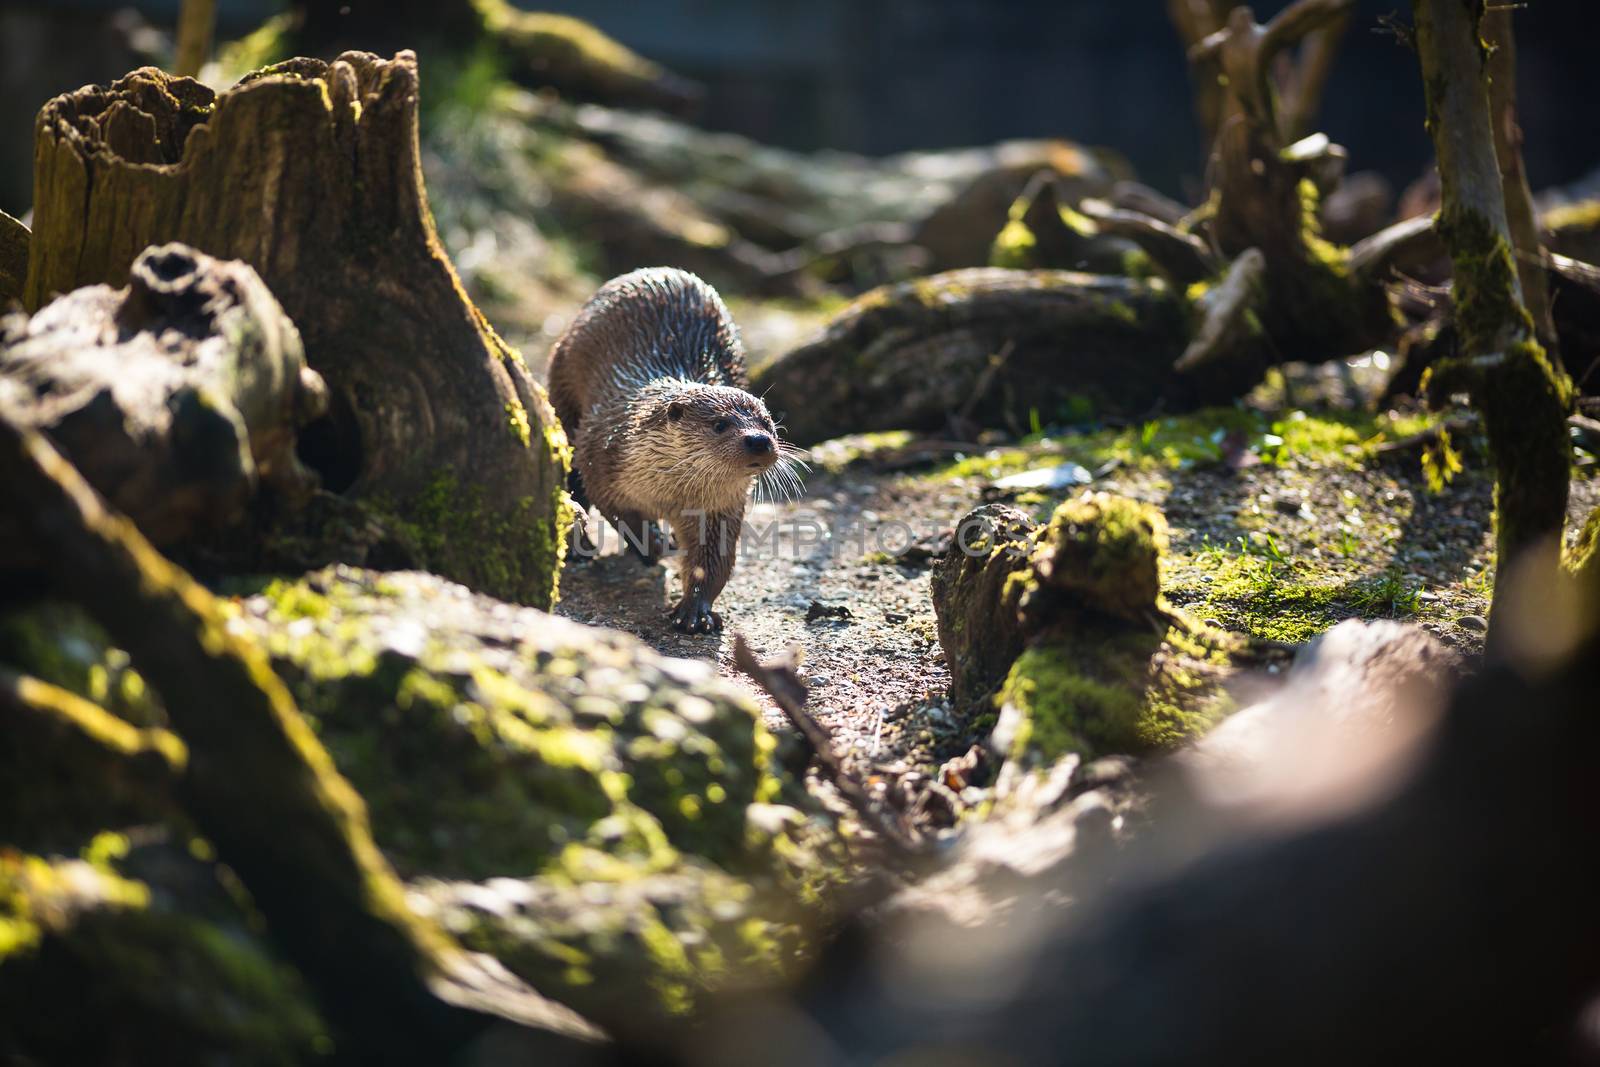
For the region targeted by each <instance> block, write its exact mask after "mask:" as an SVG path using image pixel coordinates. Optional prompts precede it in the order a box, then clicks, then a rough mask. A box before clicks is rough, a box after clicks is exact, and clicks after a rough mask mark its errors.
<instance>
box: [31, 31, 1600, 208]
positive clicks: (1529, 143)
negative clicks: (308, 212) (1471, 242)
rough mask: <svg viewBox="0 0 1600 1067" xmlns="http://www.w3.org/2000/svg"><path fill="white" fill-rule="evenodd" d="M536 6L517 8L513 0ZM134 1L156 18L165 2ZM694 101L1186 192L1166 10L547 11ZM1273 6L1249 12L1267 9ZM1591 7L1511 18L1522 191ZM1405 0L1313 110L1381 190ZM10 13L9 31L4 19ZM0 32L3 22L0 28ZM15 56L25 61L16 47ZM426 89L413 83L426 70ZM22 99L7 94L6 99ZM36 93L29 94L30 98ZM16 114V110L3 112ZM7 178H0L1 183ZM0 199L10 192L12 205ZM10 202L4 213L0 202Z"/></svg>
mask: <svg viewBox="0 0 1600 1067" xmlns="http://www.w3.org/2000/svg"><path fill="white" fill-rule="evenodd" d="M524 2H525V3H526V4H527V6H534V4H533V0H524ZM125 6H130V5H127V4H119V3H116V2H115V0H48V2H46V3H18V2H16V0H0V18H3V17H4V16H5V12H6V10H7V9H9V10H10V11H11V12H14V13H15V12H30V11H31V12H32V13H34V14H38V13H50V14H53V15H59V16H62V17H71V16H72V15H73V14H74V13H76V14H78V15H87V14H88V13H90V12H94V13H95V14H96V15H101V14H103V13H104V12H106V11H108V10H112V9H115V8H118V7H125ZM131 6H132V7H134V8H136V9H138V11H139V12H140V13H141V14H142V15H144V16H145V17H146V18H148V19H149V20H150V21H151V22H152V23H154V24H156V25H160V26H170V25H171V24H172V21H173V20H174V18H175V15H176V11H177V0H140V2H137V3H134V4H132V5H131ZM537 6H540V7H542V8H543V9H546V10H555V11H563V12H568V13H571V14H575V15H580V16H582V17H584V18H587V19H589V20H591V21H592V22H594V23H596V24H597V25H599V26H600V27H601V28H602V29H604V30H606V31H608V32H609V33H611V34H612V35H613V36H615V37H617V38H618V39H620V40H621V41H623V42H624V43H626V44H629V45H631V46H633V47H634V48H636V49H638V50H639V51H640V52H642V53H644V54H645V55H647V56H650V57H651V58H654V59H657V60H659V61H661V62H662V63H664V64H666V65H667V66H669V67H671V68H673V69H675V70H677V71H679V72H680V73H683V74H686V75H689V76H691V77H693V78H695V79H697V80H699V81H701V82H702V83H704V84H705V85H706V87H707V89H708V94H707V101H706V106H705V109H704V111H703V113H702V114H701V116H700V120H701V122H702V123H703V124H704V125H707V126H710V127H712V128H715V129H724V130H732V131H736V132H738V133H743V134H747V135H749V136H751V137H754V138H756V139H758V140H761V141H765V142H768V143H772V144H779V145H787V146H791V147H795V148H804V149H815V148H838V149H846V150H850V151H857V152H865V153H870V154H884V153H891V152H898V151H903V150H907V149H918V148H936V147H947V146H957V145H968V144H982V143H987V142H992V141H996V140H1001V139H1005V138H1011V137H1041V136H1063V137H1068V138H1072V139H1075V140H1080V141H1084V142H1087V143H1090V144H1100V145H1109V146H1112V147H1115V148H1117V149H1119V150H1120V151H1122V152H1123V153H1124V154H1125V155H1126V156H1127V157H1128V159H1129V160H1130V161H1131V162H1132V163H1133V164H1134V166H1135V168H1136V169H1137V170H1138V172H1139V174H1140V175H1141V177H1143V178H1144V179H1145V180H1146V181H1148V182H1149V183H1151V184H1153V185H1156V186H1158V187H1160V188H1162V189H1164V190H1166V191H1168V192H1170V193H1175V194H1180V195H1185V196H1187V197H1189V198H1192V197H1193V195H1194V194H1195V193H1196V192H1197V189H1198V180H1199V177H1200V170H1201V158H1202V155H1201V145H1200V144H1199V142H1198V135H1197V133H1196V130H1195V124H1194V119H1193V113H1192V110H1191V101H1190V91H1189V82H1188V66H1187V62H1186V60H1185V59H1184V56H1183V53H1182V49H1181V46H1180V44H1179V42H1178V38H1177V35H1176V33H1175V32H1174V31H1173V29H1172V28H1171V25H1170V24H1169V23H1168V20H1167V14H1166V3H1165V0H1120V2H1118V0H550V2H548V3H541V4H538V5H537ZM1283 6H1284V5H1283V4H1282V3H1277V2H1266V3H1261V4H1258V5H1257V14H1258V16H1261V17H1265V16H1267V15H1269V14H1270V13H1272V12H1274V11H1277V10H1279V9H1280V8H1281V7H1283ZM219 8H220V12H221V14H220V19H221V27H220V32H219V36H220V37H222V38H224V39H226V38H228V37H233V36H238V35H240V34H242V33H244V32H247V31H248V30H249V29H251V28H252V27H253V26H255V25H256V24H257V23H259V22H260V21H261V19H263V18H265V17H266V16H268V15H270V14H272V13H273V12H275V11H276V10H278V6H277V5H276V4H275V3H273V2H272V0H220V3H219ZM1597 8H1600V0H1528V2H1527V4H1526V6H1525V7H1523V8H1522V9H1520V10H1519V11H1518V13H1517V15H1516V26H1517V36H1518V45H1519V49H1520V63H1519V75H1520V82H1521V84H1520V87H1519V88H1520V92H1521V96H1522V105H1523V106H1522V121H1523V127H1524V130H1525V132H1526V138H1527V139H1526V145H1525V153H1526V161H1527V166H1528V171H1529V175H1530V178H1531V181H1532V184H1533V187H1534V188H1535V189H1536V190H1537V189H1539V188H1542V187H1544V186H1548V185H1552V184H1558V183H1563V182H1568V181H1571V180H1573V179H1575V178H1577V177H1579V176H1580V175H1582V174H1584V173H1585V172H1587V171H1589V170H1591V169H1593V168H1595V167H1597V166H1600V102H1597V96H1600V93H1597V89H1596V81H1597V79H1596V68H1597V67H1600V25H1597V24H1600V17H1597V16H1600V11H1597ZM1396 11H1398V12H1400V13H1401V14H1402V16H1403V18H1404V19H1405V20H1407V21H1409V4H1408V3H1407V2H1406V0H1361V2H1360V3H1359V4H1358V7H1357V12H1356V15H1355V17H1354V18H1353V19H1352V21H1351V27H1350V30H1349V32H1348V33H1347V35H1346V37H1345V43H1344V50H1343V52H1342V53H1341V55H1340V58H1339V62H1338V64H1337V66H1336V68H1335V71H1334V76H1333V79H1332V83H1331V85H1330V87H1329V91H1328V94H1327V96H1326V98H1325V104H1324V112H1323V123H1322V128H1323V129H1324V130H1325V131H1326V132H1327V133H1328V134H1329V135H1330V136H1331V137H1332V138H1333V139H1334V140H1335V141H1337V142H1339V143H1341V144H1343V145H1345V146H1346V147H1347V148H1348V149H1349V152H1350V160H1351V167H1352V169H1370V170H1377V171H1379V172H1381V173H1382V174H1384V175H1385V176H1386V177H1387V178H1388V179H1389V180H1390V181H1391V182H1392V183H1393V184H1394V185H1395V187H1396V188H1400V187H1403V186H1404V185H1405V184H1406V183H1408V182H1409V181H1411V180H1412V179H1413V178H1415V177H1416V176H1417V175H1418V174H1420V173H1421V172H1422V170H1423V169H1424V168H1425V167H1426V166H1427V165H1428V163H1429V161H1430V158H1431V155H1430V151H1429V147H1428V141H1427V136H1426V133H1425V132H1424V130H1423V127H1422V89H1421V85H1420V83H1419V78H1418V75H1417V71H1416V66H1415V60H1414V58H1413V56H1412V55H1411V54H1410V53H1409V52H1408V51H1407V50H1405V49H1404V48H1403V47H1401V46H1400V45H1399V44H1398V43H1397V42H1396V40H1395V39H1394V37H1392V36H1390V35H1387V34H1381V33H1379V32H1376V31H1377V30H1378V21H1379V18H1380V17H1381V16H1384V15H1386V14H1390V13H1394V12H1396ZM8 21H9V20H8ZM5 25H6V24H5V23H0V30H4V28H5ZM25 48H27V49H29V54H28V55H26V56H23V55H19V54H18V53H19V52H20V51H22V50H23V49H25ZM22 59H31V60H32V61H33V62H31V63H30V64H29V65H30V66H34V67H37V66H40V65H41V64H43V66H44V67H45V69H46V70H49V69H52V68H54V69H58V70H59V71H60V81H61V84H60V85H58V86H56V87H55V89H54V90H53V91H62V90H65V89H70V88H74V87H76V86H77V85H80V84H82V83H83V82H85V81H91V80H109V79H110V78H113V77H115V76H116V75H118V74H121V73H123V72H122V71H121V70H110V69H108V70H104V71H98V70H96V69H94V67H93V60H92V57H90V58H87V59H84V58H81V57H80V58H79V59H77V60H74V58H73V57H70V56H66V55H60V56H51V57H49V58H48V59H46V58H45V57H44V56H41V55H40V52H39V48H38V47H33V46H25V45H22V44H20V43H18V42H17V41H12V42H11V43H9V44H7V43H5V42H0V68H3V67H5V66H7V65H14V64H15V63H16V62H20V61H21V60H22ZM423 78H424V81H423V84H424V86H425V87H426V84H427V71H426V69H424V71H423ZM14 80H15V70H13V71H12V72H11V73H9V74H8V73H6V72H5V71H4V70H0V83H6V84H0V93H3V94H4V95H5V96H6V97H9V100H8V101H0V107H5V108H9V109H10V111H11V112H13V114H11V115H10V117H8V118H4V119H3V121H4V122H5V123H6V128H5V129H4V130H3V131H0V136H4V137H5V138H14V137H17V136H21V137H22V138H24V142H23V143H24V144H25V143H26V140H25V139H26V138H27V137H28V136H29V132H30V127H31V119H29V118H28V117H27V116H29V115H31V111H32V109H34V108H37V106H38V104H39V103H42V101H43V99H44V97H45V96H48V95H49V93H48V92H46V93H44V94H43V95H40V93H41V90H40V89H38V88H37V87H34V86H32V85H29V86H26V87H22V86H16V85H14V84H11V83H12V82H13V81H14ZM18 94H20V96H19V95H18ZM35 95H40V98H39V100H37V101H35V100H32V99H31V97H32V96H35ZM19 116H20V117H19ZM9 184H10V183H9V182H4V183H0V188H5V187H6V186H7V185H9ZM6 199H15V198H14V197H10V198H6ZM0 206H5V207H10V208H12V210H17V209H18V207H19V206H18V205H15V204H8V203H4V202H0Z"/></svg>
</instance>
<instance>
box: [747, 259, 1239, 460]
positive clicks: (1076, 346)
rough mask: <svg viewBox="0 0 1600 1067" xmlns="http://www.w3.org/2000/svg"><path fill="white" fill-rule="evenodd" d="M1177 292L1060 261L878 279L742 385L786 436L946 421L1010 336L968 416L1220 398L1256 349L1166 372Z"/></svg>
mask: <svg viewBox="0 0 1600 1067" xmlns="http://www.w3.org/2000/svg"><path fill="white" fill-rule="evenodd" d="M1188 331H1189V309H1188V305H1187V303H1186V301H1185V299H1184V297H1183V294H1182V293H1179V292H1175V291H1174V289H1173V287H1171V286H1169V285H1166V284H1164V283H1162V282H1159V281H1155V282H1152V281H1140V280H1136V279H1131V278H1124V277H1118V276H1112V275H1091V274H1076V273H1072V272H1070V271H1043V270H1041V271H1022V270H1005V269H1000V268H975V269H971V270H960V271H949V272H947V273H944V274H938V275H934V276H932V277H929V278H923V279H919V280H917V281H912V282H903V283H900V284H898V285H892V286H884V287H882V288H879V289H875V290H873V291H871V292H869V293H867V294H866V295H865V296H863V297H861V298H860V299H859V300H857V301H856V302H855V303H854V304H852V305H850V307H848V308H846V309H845V310H844V311H842V312H840V313H839V315H837V316H836V317H835V318H834V319H833V321H832V322H831V323H830V324H829V325H828V326H827V328H826V329H825V330H824V331H823V333H822V334H821V335H820V336H819V337H817V338H815V339H814V340H812V341H811V342H809V343H808V344H805V345H802V346H801V347H799V348H797V349H795V350H794V351H792V352H790V353H788V354H787V355H785V356H783V357H782V358H780V359H777V360H775V361H773V362H772V363H769V364H767V365H766V366H764V367H760V368H758V369H757V370H756V372H755V374H754V387H755V389H756V391H757V392H764V393H765V395H766V399H767V404H768V406H769V407H771V408H772V409H773V410H774V412H783V413H784V418H785V427H786V430H787V432H788V434H789V435H790V436H791V437H792V438H793V439H794V440H796V441H798V442H800V443H803V444H811V443H815V442H817V441H821V440H825V439H827V438H829V437H837V436H841V435H843V434H847V433H856V432H862V431H871V430H893V429H921V430H929V431H937V430H941V429H943V428H944V426H945V424H946V422H947V421H948V419H949V417H950V415H951V414H952V413H955V412H958V411H961V410H962V409H963V408H964V406H965V404H966V402H967V400H968V399H969V398H970V397H971V396H972V394H973V392H974V391H975V390H976V388H977V385H978V383H979V381H980V380H981V379H982V378H983V376H984V375H985V373H986V372H987V371H988V369H989V368H990V367H991V364H992V359H993V357H994V355H995V354H996V353H998V352H1000V351H1002V350H1003V349H1005V348H1006V346H1007V345H1008V344H1009V345H1010V346H1012V347H1011V350H1010V355H1009V356H1008V357H1007V359H1006V360H1005V362H1004V365H1003V366H1002V367H1001V369H1000V371H999V373H998V375H997V376H996V378H995V379H994V380H993V382H992V384H991V385H990V386H989V387H988V388H987V389H986V390H985V391H984V396H983V399H982V400H981V401H980V402H979V403H978V405H977V407H976V409H975V410H974V411H973V412H972V416H973V417H974V418H976V419H977V420H979V421H980V422H981V423H982V424H984V425H1008V424H1011V425H1016V426H1027V425H1028V424H1029V421H1030V414H1033V415H1037V416H1038V417H1039V418H1042V419H1050V418H1054V417H1055V414H1056V412H1057V409H1058V408H1060V407H1062V406H1065V405H1070V404H1074V403H1075V404H1079V405H1081V404H1084V403H1088V404H1092V405H1093V406H1094V410H1095V411H1096V412H1098V413H1101V414H1115V413H1123V414H1128V415H1141V414H1144V413H1146V412H1148V411H1149V410H1150V409H1151V408H1152V407H1153V406H1155V405H1157V404H1163V403H1165V404H1168V405H1171V406H1191V405H1194V404H1197V403H1204V402H1208V401H1209V402H1223V401H1226V400H1228V399H1231V398H1232V397H1234V396H1236V395H1238V392H1239V391H1240V390H1242V389H1247V388H1249V386H1250V385H1253V384H1254V383H1255V381H1257V380H1258V379H1259V377H1260V374H1261V372H1262V370H1263V369H1264V367H1265V366H1266V363H1265V361H1264V354H1263V353H1261V352H1260V351H1257V350H1256V349H1254V348H1251V349H1248V350H1245V351H1241V352H1235V353H1234V354H1233V356H1232V357H1231V358H1229V359H1226V360H1219V361H1218V362H1217V363H1216V364H1215V365H1214V366H1213V367H1212V368H1211V372H1210V373H1208V374H1204V375H1193V376H1188V375H1178V374H1175V373H1174V372H1173V369H1172V367H1173V363H1174V362H1175V361H1176V360H1177V359H1178V357H1179V355H1180V354H1181V353H1182V352H1183V350H1184V347H1185V346H1186V345H1187V344H1188V342H1189V332H1188Z"/></svg>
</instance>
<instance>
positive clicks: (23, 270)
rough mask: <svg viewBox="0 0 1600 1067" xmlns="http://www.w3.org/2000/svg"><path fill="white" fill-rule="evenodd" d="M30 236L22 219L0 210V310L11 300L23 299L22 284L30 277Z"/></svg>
mask: <svg viewBox="0 0 1600 1067" xmlns="http://www.w3.org/2000/svg"><path fill="white" fill-rule="evenodd" d="M29 236H30V234H29V233H28V228H27V227H26V226H24V225H23V224H22V222H21V220H19V219H14V218H12V217H11V216H10V215H7V214H6V213H5V212H4V211H0V311H4V310H5V306H6V305H7V304H9V303H10V302H11V301H13V300H20V299H22V286H23V283H24V282H25V281H26V280H27V277H28V238H29Z"/></svg>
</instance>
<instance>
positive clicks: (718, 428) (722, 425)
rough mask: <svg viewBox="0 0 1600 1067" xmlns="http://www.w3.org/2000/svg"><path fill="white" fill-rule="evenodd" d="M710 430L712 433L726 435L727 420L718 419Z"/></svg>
mask: <svg viewBox="0 0 1600 1067" xmlns="http://www.w3.org/2000/svg"><path fill="white" fill-rule="evenodd" d="M711 430H712V432H713V433H727V432H728V420H727V419H718V420H717V421H716V422H714V423H712V424H711Z"/></svg>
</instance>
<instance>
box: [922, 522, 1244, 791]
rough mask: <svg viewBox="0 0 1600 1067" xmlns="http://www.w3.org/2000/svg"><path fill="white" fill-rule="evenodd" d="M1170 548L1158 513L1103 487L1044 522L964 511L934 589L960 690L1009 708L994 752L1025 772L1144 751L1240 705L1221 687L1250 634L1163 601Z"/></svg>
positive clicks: (969, 699) (967, 703) (978, 701)
mask: <svg viewBox="0 0 1600 1067" xmlns="http://www.w3.org/2000/svg"><path fill="white" fill-rule="evenodd" d="M1166 548H1167V526H1166V521H1165V520H1164V519H1163V518H1162V516H1161V513H1160V512H1158V511H1157V510H1156V509H1155V508H1152V507H1150V506H1149V505H1146V504H1140V503H1138V502H1137V501H1133V500H1129V499H1127V498H1126V497H1118V496H1112V495H1110V494H1107V493H1096V494H1092V495H1091V494H1085V495H1084V496H1082V497H1079V498H1078V499H1076V500H1068V501H1067V502H1065V503H1063V504H1062V505H1061V506H1060V507H1058V508H1057V509H1056V512H1055V514H1054V515H1053V516H1052V517H1051V519H1050V522H1049V523H1048V524H1047V525H1044V526H1040V525H1038V524H1036V523H1034V522H1032V521H1031V520H1030V519H1028V518H1027V517H1026V516H1025V515H1023V514H1022V513H1021V512H1018V511H1016V510H1015V509H1013V508H1009V507H1005V506H1003V505H993V504H991V505H985V506H984V507H981V508H977V509H975V510H974V511H972V512H969V513H968V514H967V515H966V517H964V518H963V519H962V520H961V523H960V525H958V526H957V528H956V537H955V541H954V543H953V544H952V545H951V547H950V550H949V551H948V552H947V553H946V554H945V556H944V558H943V559H941V560H940V561H939V563H938V566H937V567H936V568H935V569H934V572H933V576H932V585H931V590H930V592H931V595H932V597H933V606H934V611H935V613H936V614H937V616H938V624H939V644H940V645H941V647H943V648H944V651H945V658H946V660H948V661H949V663H950V664H951V695H952V696H953V697H954V698H955V700H956V702H957V703H958V704H959V705H961V706H963V707H965V708H968V709H970V710H974V711H976V710H980V709H985V708H986V706H992V707H994V708H997V709H998V710H999V711H1000V721H999V723H998V724H997V725H996V727H995V732H994V738H993V739H992V740H991V742H990V743H991V745H992V746H993V747H995V748H997V749H999V750H1000V751H1002V752H1003V753H1005V754H1006V755H1007V757H1008V758H1009V759H1013V760H1015V761H1017V762H1018V764H1019V765H1020V766H1029V767H1031V766H1035V765H1038V764H1040V763H1046V764H1048V763H1052V762H1054V761H1055V760H1056V759H1058V758H1059V757H1061V756H1062V755H1064V754H1065V753H1067V752H1077V753H1079V754H1080V755H1082V756H1083V757H1084V758H1092V757H1096V756H1103V755H1108V754H1112V753H1118V754H1124V753H1140V752H1146V751H1150V750H1154V749H1159V748H1165V747H1171V746H1174V745H1176V744H1179V743H1181V742H1182V741H1184V740H1186V739H1187V738H1189V737H1192V736H1194V735H1196V734H1198V733H1201V732H1203V731H1204V730H1205V729H1206V728H1208V727H1209V726H1210V725H1211V724H1212V723H1214V722H1215V721H1216V720H1217V719H1219V718H1220V717H1221V716H1222V715H1224V714H1226V713H1227V712H1228V711H1230V710H1232V705H1231V702H1230V701H1229V699H1228V698H1227V696H1226V694H1225V692H1224V690H1223V683H1224V682H1225V681H1226V680H1227V678H1228V676H1229V675H1230V674H1231V673H1232V667H1231V664H1230V657H1231V654H1233V653H1239V652H1244V651H1247V646H1248V642H1247V641H1246V639H1245V638H1243V637H1241V636H1240V635H1237V634H1226V633H1223V632H1222V631H1220V630H1216V629H1213V628H1211V627H1207V626H1203V625H1201V624H1200V623H1199V622H1197V621H1195V620H1193V619H1191V618H1189V617H1188V616H1186V615H1184V614H1183V613H1182V612H1180V611H1176V610H1173V609H1171V608H1169V607H1168V606H1167V605H1166V603H1165V602H1164V601H1163V600H1162V599H1161V579H1160V566H1161V556H1162V555H1163V554H1164V553H1165V552H1166ZM996 690H998V691H996ZM991 696H992V698H993V699H992V702H991V700H990V698H991Z"/></svg>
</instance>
